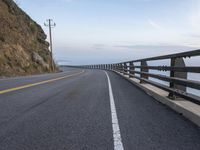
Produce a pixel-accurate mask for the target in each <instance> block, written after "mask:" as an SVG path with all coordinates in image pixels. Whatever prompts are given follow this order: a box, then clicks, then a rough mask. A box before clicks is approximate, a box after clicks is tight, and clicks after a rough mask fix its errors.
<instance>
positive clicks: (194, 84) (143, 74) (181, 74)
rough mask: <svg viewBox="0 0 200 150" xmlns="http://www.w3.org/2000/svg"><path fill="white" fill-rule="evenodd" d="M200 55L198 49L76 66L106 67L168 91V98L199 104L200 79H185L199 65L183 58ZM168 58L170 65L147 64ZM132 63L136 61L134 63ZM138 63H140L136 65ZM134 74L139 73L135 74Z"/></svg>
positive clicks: (196, 69) (196, 70)
mask: <svg viewBox="0 0 200 150" xmlns="http://www.w3.org/2000/svg"><path fill="white" fill-rule="evenodd" d="M196 56H200V49H199V50H193V51H188V52H183V53H176V54H170V55H163V56H157V57H150V58H145V59H138V60H132V61H126V62H120V63H113V64H98V65H86V66H78V67H82V68H88V69H108V70H112V71H116V72H118V73H123V74H125V75H128V76H129V77H130V78H136V79H138V80H140V83H141V84H142V83H148V84H151V85H153V86H156V87H158V88H160V89H163V90H165V91H167V92H169V98H171V99H176V97H177V96H178V97H182V98H186V99H188V100H190V101H192V102H194V103H196V104H200V96H199V95H200V81H198V80H189V79H187V75H188V73H197V74H199V73H200V66H186V65H185V62H184V58H187V57H188V58H191V57H196ZM166 59H170V62H171V63H170V66H165V65H163V66H148V62H149V61H159V60H166ZM134 63H137V65H135V64H134ZM138 63H140V65H138ZM135 69H137V70H135ZM149 70H157V71H168V72H169V73H170V76H166V75H162V74H155V73H149ZM135 74H137V75H139V76H136V75H135ZM149 78H154V79H158V80H161V81H165V82H168V83H169V85H168V86H167V85H164V84H161V83H159V82H156V81H152V80H149ZM199 78H200V75H199ZM187 87H189V88H192V89H195V90H198V91H199V95H195V94H192V93H188V92H187Z"/></svg>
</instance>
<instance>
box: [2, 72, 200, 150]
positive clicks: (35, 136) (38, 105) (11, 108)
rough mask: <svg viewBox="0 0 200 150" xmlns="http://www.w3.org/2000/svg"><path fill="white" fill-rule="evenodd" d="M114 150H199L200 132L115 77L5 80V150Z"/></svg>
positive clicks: (66, 74) (78, 74)
mask: <svg viewBox="0 0 200 150" xmlns="http://www.w3.org/2000/svg"><path fill="white" fill-rule="evenodd" d="M109 81H110V82H109ZM113 149H114V150H117V149H118V150H124V149H125V150H199V149H200V128H199V127H197V126H196V125H194V124H193V123H191V122H190V121H188V120H186V119H185V118H184V117H182V116H181V115H179V114H177V113H175V112H174V111H172V110H171V109H169V108H168V107H166V106H164V105H162V104H160V103H158V102H157V101H156V100H154V99H153V98H152V97H150V96H148V95H147V94H145V93H144V92H143V91H141V90H140V89H138V88H136V87H134V86H133V85H132V84H131V83H129V82H128V81H126V80H125V79H123V78H122V77H120V76H118V75H117V74H115V73H113V72H107V75H106V73H105V72H104V71H101V70H81V69H68V68H66V69H65V72H62V73H57V74H45V75H37V76H29V77H18V78H7V79H0V150H113Z"/></svg>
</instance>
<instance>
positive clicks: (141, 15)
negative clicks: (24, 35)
mask: <svg viewBox="0 0 200 150" xmlns="http://www.w3.org/2000/svg"><path fill="white" fill-rule="evenodd" d="M18 3H19V5H20V7H21V8H22V9H23V10H25V11H26V12H27V13H28V14H29V15H30V16H31V17H32V18H33V19H34V20H35V21H37V22H38V23H39V24H40V25H41V26H42V27H43V29H44V30H45V32H46V33H48V30H47V28H46V27H44V26H43V23H44V21H45V20H46V19H47V18H52V19H53V20H54V21H55V22H56V24H57V26H56V28H54V29H53V35H54V57H55V58H56V60H57V61H59V62H60V63H61V62H63V63H65V64H89V63H111V62H118V61H125V60H130V59H136V58H141V57H143V58H144V57H149V56H156V55H161V54H167V53H174V52H181V51H185V50H193V49H196V48H198V47H200V0H18Z"/></svg>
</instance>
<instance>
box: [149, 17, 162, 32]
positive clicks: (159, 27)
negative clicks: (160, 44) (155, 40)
mask: <svg viewBox="0 0 200 150" xmlns="http://www.w3.org/2000/svg"><path fill="white" fill-rule="evenodd" d="M148 23H149V24H150V25H151V26H152V27H153V28H155V29H158V30H162V29H163V28H162V27H161V26H160V25H159V24H158V23H156V22H155V21H153V20H151V19H148Z"/></svg>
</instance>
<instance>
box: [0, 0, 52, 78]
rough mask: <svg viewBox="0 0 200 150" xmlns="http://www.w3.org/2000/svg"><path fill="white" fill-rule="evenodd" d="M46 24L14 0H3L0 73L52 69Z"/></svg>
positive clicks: (12, 73)
mask: <svg viewBox="0 0 200 150" xmlns="http://www.w3.org/2000/svg"><path fill="white" fill-rule="evenodd" d="M48 47H49V43H48V42H46V35H45V33H44V31H43V30H42V28H41V27H40V26H39V25H38V24H37V23H36V22H35V21H33V20H32V19H31V18H30V17H29V16H28V15H27V14H26V13H25V12H24V11H23V10H21V9H20V8H19V7H18V6H17V5H16V4H15V3H14V2H13V0H0V76H16V75H30V74H38V73H44V72H51V71H52V70H51V59H50V58H51V57H50V52H49V50H48Z"/></svg>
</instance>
